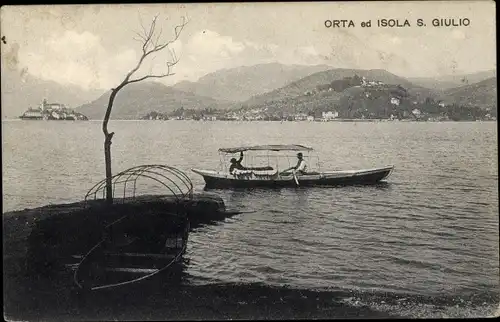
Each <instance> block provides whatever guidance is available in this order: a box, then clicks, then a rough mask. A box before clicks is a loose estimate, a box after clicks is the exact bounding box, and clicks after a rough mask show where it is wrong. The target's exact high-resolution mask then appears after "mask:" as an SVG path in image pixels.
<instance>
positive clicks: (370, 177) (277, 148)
mask: <svg viewBox="0 0 500 322" xmlns="http://www.w3.org/2000/svg"><path fill="white" fill-rule="evenodd" d="M248 151H252V152H266V153H265V154H264V155H262V154H261V155H259V156H258V157H252V158H250V159H251V160H252V161H253V160H256V159H257V160H260V161H261V162H259V163H260V164H262V159H264V160H266V159H267V166H265V167H263V166H260V167H244V169H236V170H234V171H232V173H229V170H228V168H227V165H228V164H229V162H227V156H228V155H231V154H235V153H243V152H248ZM290 151H294V152H300V153H301V154H302V153H308V154H310V152H312V151H313V149H312V148H310V147H306V146H303V145H256V146H246V147H236V148H222V149H219V152H220V154H221V167H220V169H219V170H203V169H191V171H193V172H194V173H196V174H199V175H201V176H202V177H203V178H204V180H205V187H206V188H257V187H269V188H273V187H297V186H305V187H311V186H344V185H366V184H376V183H378V182H380V181H382V180H384V179H386V178H387V177H389V175H390V174H391V173H392V171H393V170H394V166H392V165H390V166H384V167H377V168H369V169H358V170H331V171H321V170H320V166H319V161H318V162H317V170H313V171H310V170H306V171H304V172H301V171H296V170H295V169H292V170H290V171H282V170H281V171H280V169H283V168H285V167H284V166H283V162H280V160H283V159H286V160H288V163H289V165H290V159H291V158H294V157H295V156H293V155H292V156H290V155H283V154H281V155H276V154H275V153H274V152H290ZM304 159H305V160H306V162H307V161H311V160H312V159H313V158H311V157H309V156H306V157H304ZM293 162H296V160H295V161H294V160H292V163H293ZM249 163H251V162H248V163H247V162H245V164H249Z"/></svg>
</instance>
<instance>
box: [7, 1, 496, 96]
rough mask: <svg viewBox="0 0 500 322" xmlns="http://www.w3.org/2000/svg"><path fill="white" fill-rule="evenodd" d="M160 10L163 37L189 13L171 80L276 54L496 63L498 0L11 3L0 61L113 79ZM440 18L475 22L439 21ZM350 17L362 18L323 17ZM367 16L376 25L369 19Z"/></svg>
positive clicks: (359, 62) (437, 64)
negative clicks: (337, 24) (435, 22)
mask: <svg viewBox="0 0 500 322" xmlns="http://www.w3.org/2000/svg"><path fill="white" fill-rule="evenodd" d="M155 15H158V18H157V19H158V23H157V28H156V31H157V32H160V30H161V35H160V39H161V40H163V41H169V40H171V39H172V38H173V36H174V32H173V29H174V26H175V25H176V24H179V23H180V22H181V21H182V18H183V17H184V18H186V19H187V21H188V23H187V25H186V27H185V28H184V29H183V31H182V33H181V34H180V37H179V39H178V40H177V41H176V42H174V43H173V44H172V45H171V46H170V48H171V49H173V51H174V52H175V54H176V56H177V57H178V58H179V62H178V64H177V65H176V66H175V67H174V68H173V72H174V73H175V75H172V76H169V77H167V78H165V79H162V82H164V83H165V84H173V83H176V82H179V81H183V80H188V81H196V80H197V79H199V78H200V77H202V76H204V75H206V74H208V73H211V72H214V71H216V70H219V69H224V68H233V67H237V66H243V65H246V66H249V65H255V64H262V63H269V62H278V63H283V64H300V65H317V64H326V65H330V66H332V68H360V69H379V68H380V69H386V70H388V71H390V72H392V73H395V74H397V75H400V76H405V77H435V76H444V75H453V74H463V73H473V72H478V71H485V70H492V69H496V35H495V29H496V28H495V23H496V18H495V3H494V2H493V1H443V2H437V1H431V2H429V1H427V2H415V1H411V2H398V1H391V2H389V1H388V2H345V3H344V2H323V3H322V2H316V3H312V2H307V3H299V2H293V3H217V4H216V3H204V4H128V5H118V4H113V5H103V4H101V5H46V6H3V7H2V8H1V35H2V36H5V42H6V43H2V45H1V46H2V47H1V48H2V60H3V61H2V69H3V68H9V69H11V70H17V71H19V72H20V73H21V74H22V75H28V74H31V75H34V76H36V77H40V78H43V79H47V80H53V81H56V82H58V83H61V84H73V85H77V86H80V87H81V88H83V89H109V88H112V87H113V86H116V85H117V84H119V83H120V82H121V80H122V79H123V77H124V76H125V74H126V73H127V72H128V71H129V70H131V69H132V68H133V67H134V66H135V65H136V64H137V61H138V60H139V58H140V54H141V47H142V44H141V43H140V42H139V41H137V36H136V33H137V32H141V30H142V28H141V26H145V27H146V28H148V27H149V25H150V23H151V21H152V19H153V17H154V16H155ZM435 18H437V19H452V18H453V19H455V22H456V23H458V22H460V21H462V22H463V21H464V19H468V20H467V21H468V22H469V23H468V26H464V25H462V26H451V27H434V26H432V19H435ZM342 19H345V20H353V22H354V24H355V27H351V28H327V27H326V26H325V21H327V20H330V21H331V20H342ZM378 19H395V20H398V21H399V23H400V24H403V23H404V21H405V19H407V20H408V22H409V23H410V27H392V28H389V27H385V28H384V27H376V26H375V25H376V21H377V20H378ZM417 19H423V21H424V23H425V24H426V26H425V27H418V26H417V24H416V21H417ZM368 20H371V22H372V26H371V27H370V28H368V27H365V28H363V27H361V22H362V21H368ZM467 21H466V22H467ZM327 24H328V23H327ZM134 37H135V38H136V39H135V40H134ZM170 53H171V51H166V50H165V51H162V52H161V53H160V54H158V55H151V56H150V57H148V59H146V60H145V61H144V63H143V65H142V67H141V69H140V70H139V71H138V73H137V76H138V77H140V76H143V75H146V74H148V73H153V74H161V73H164V72H165V71H166V62H167V61H168V60H169V59H171V56H170Z"/></svg>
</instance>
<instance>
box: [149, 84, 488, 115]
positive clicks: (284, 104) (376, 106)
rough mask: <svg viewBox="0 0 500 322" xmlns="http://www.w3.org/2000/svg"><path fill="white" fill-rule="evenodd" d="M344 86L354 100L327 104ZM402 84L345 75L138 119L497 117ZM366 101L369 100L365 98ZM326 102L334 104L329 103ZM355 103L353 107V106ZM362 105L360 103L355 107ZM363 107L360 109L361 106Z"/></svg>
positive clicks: (155, 113) (154, 112)
mask: <svg viewBox="0 0 500 322" xmlns="http://www.w3.org/2000/svg"><path fill="white" fill-rule="evenodd" d="M346 90H350V91H352V92H354V94H352V97H353V99H351V100H350V101H349V100H348V101H345V102H344V104H339V103H336V104H335V103H333V104H328V103H327V104H326V106H325V102H328V99H329V97H331V96H332V95H335V92H337V93H340V92H344V91H346ZM410 97H411V95H410V94H409V93H408V90H407V89H406V88H404V87H403V86H401V85H391V84H385V83H383V82H381V81H378V80H367V79H366V78H365V77H359V76H357V75H355V76H354V77H345V78H343V79H340V80H335V81H333V82H331V83H330V84H325V85H319V86H317V87H316V89H314V90H312V91H306V92H304V93H303V95H302V96H299V97H296V98H294V99H293V100H289V101H287V100H286V99H285V100H283V101H281V102H277V103H274V102H271V103H269V104H264V105H261V106H252V107H249V106H242V107H241V108H239V109H236V110H221V109H216V108H205V109H203V110H195V109H184V108H183V107H181V108H179V109H176V110H174V111H173V112H170V113H161V112H157V111H151V112H149V113H148V114H146V115H144V116H143V117H141V119H143V120H198V121H217V120H220V121H280V122H283V121H297V122H298V121H309V122H331V121H337V122H338V121H344V122H346V121H366V122H369V121H428V122H443V121H496V113H495V112H496V107H495V108H494V109H493V108H490V107H487V108H479V107H476V106H463V105H458V104H455V103H452V104H447V103H445V102H443V101H436V100H435V99H433V98H430V97H426V98H421V99H415V98H414V97H411V98H410ZM367 101H368V103H366V102H367ZM328 105H331V106H333V107H334V108H330V106H328ZM356 105H357V106H356ZM360 105H361V108H360ZM363 107H364V108H363Z"/></svg>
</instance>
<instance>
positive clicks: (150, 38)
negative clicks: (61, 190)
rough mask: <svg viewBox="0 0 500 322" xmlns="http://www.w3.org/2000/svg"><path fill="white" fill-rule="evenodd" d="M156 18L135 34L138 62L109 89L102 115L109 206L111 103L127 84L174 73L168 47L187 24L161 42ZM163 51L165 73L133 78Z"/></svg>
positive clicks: (111, 199) (176, 29) (181, 25)
mask: <svg viewBox="0 0 500 322" xmlns="http://www.w3.org/2000/svg"><path fill="white" fill-rule="evenodd" d="M157 19H158V16H155V17H154V18H153V20H152V22H151V25H150V26H149V30H148V29H147V28H145V27H144V25H143V24H142V23H141V27H142V31H141V32H136V35H137V36H138V38H134V40H137V41H139V42H141V44H142V54H141V57H140V58H139V61H138V62H137V65H136V66H135V67H134V68H133V69H131V70H130V71H129V72H128V74H127V75H126V76H125V78H124V79H123V81H122V82H121V83H120V84H119V85H118V86H117V87H115V88H112V89H111V95H110V96H109V102H108V108H107V109H106V114H105V115H104V121H103V123H102V131H103V133H104V160H105V163H106V201H107V202H108V203H110V204H112V203H113V187H112V182H111V177H112V174H111V140H112V139H113V135H114V134H115V133H114V132H111V133H109V132H108V122H109V117H110V116H111V110H112V109H113V102H114V100H115V97H116V94H118V92H119V91H120V90H121V89H122V88H123V87H125V86H126V85H128V84H131V83H137V82H141V81H143V80H146V79H148V78H164V77H167V76H172V75H174V73H172V71H171V70H172V67H173V66H175V65H176V64H177V63H178V62H179V59H178V58H177V56H176V55H175V51H174V50H173V49H171V48H170V47H169V45H171V44H172V43H173V42H175V41H176V40H177V39H179V36H180V35H181V32H182V30H183V29H184V27H185V26H186V24H187V21H186V19H185V18H184V17H182V22H181V23H180V24H179V25H176V26H175V28H174V38H173V39H171V40H169V41H166V42H165V41H161V39H160V38H161V34H162V29H161V28H160V30H159V31H158V30H157V26H156V22H157ZM163 50H168V51H169V52H170V57H171V59H170V60H167V62H166V69H167V71H166V72H164V73H162V74H156V75H155V74H148V75H145V76H142V77H137V78H134V77H135V75H134V74H135V73H136V72H137V71H138V70H139V69H140V68H141V65H142V64H143V62H144V60H145V59H146V58H147V57H148V56H150V55H152V54H154V53H158V52H160V51H163Z"/></svg>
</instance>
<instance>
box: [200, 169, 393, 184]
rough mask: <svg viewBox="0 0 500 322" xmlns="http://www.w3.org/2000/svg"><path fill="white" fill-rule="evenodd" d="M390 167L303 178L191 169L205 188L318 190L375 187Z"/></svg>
mask: <svg viewBox="0 0 500 322" xmlns="http://www.w3.org/2000/svg"><path fill="white" fill-rule="evenodd" d="M393 169H394V167H393V166H388V167H383V168H376V169H367V170H350V171H332V172H321V173H311V174H306V175H298V176H297V177H294V176H293V175H288V176H282V175H278V174H276V175H274V176H265V177H259V176H255V175H242V176H234V175H230V174H226V173H222V172H216V171H209V170H199V169H191V170H192V171H193V172H194V173H197V174H199V175H201V176H203V178H204V180H205V188H215V189H224V188H281V187H297V186H301V187H321V186H346V185H369V184H376V183H378V182H380V181H382V180H384V179H386V178H387V177H389V175H390V174H391V172H392V171H393Z"/></svg>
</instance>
